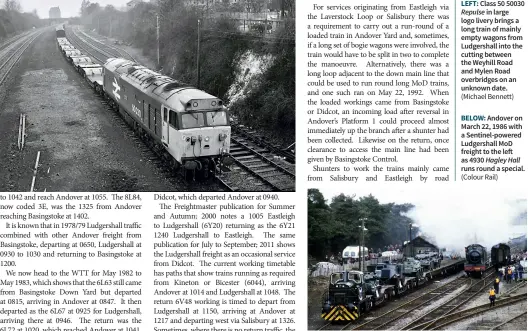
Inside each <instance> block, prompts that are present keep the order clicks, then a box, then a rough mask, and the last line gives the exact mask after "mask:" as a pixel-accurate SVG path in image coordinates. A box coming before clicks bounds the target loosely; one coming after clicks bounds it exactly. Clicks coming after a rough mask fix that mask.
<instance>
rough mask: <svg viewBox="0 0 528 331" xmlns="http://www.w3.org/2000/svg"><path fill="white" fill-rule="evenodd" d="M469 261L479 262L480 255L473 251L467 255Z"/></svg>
mask: <svg viewBox="0 0 528 331" xmlns="http://www.w3.org/2000/svg"><path fill="white" fill-rule="evenodd" d="M469 261H470V262H479V261H480V253H479V252H477V251H473V252H471V253H469Z"/></svg>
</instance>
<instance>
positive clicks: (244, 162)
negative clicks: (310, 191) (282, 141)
mask: <svg viewBox="0 0 528 331" xmlns="http://www.w3.org/2000/svg"><path fill="white" fill-rule="evenodd" d="M230 154H231V156H232V157H233V159H234V160H235V163H236V167H233V169H232V170H231V171H230V172H226V173H223V174H222V175H221V176H219V180H221V181H222V182H223V183H224V185H226V187H229V188H230V189H231V190H232V191H243V190H244V186H247V183H253V185H254V186H258V187H260V190H259V191H273V192H278V191H295V173H294V172H293V171H295V170H293V171H292V169H291V167H290V168H289V167H288V163H287V162H283V161H282V160H281V159H280V158H279V157H278V156H277V155H275V154H274V153H272V152H271V151H270V150H269V149H267V148H263V147H261V146H259V145H258V144H256V143H255V142H253V141H251V140H249V139H247V138H245V137H242V136H239V135H237V134H232V135H231V147H230ZM290 166H293V165H290Z"/></svg>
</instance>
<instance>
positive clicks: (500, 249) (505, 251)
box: [491, 243, 511, 270]
mask: <svg viewBox="0 0 528 331" xmlns="http://www.w3.org/2000/svg"><path fill="white" fill-rule="evenodd" d="M509 264H511V254H510V246H508V245H506V244H502V243H501V244H497V245H495V246H493V247H491V265H492V266H494V267H495V269H497V270H498V269H499V268H500V267H504V266H507V265H509Z"/></svg>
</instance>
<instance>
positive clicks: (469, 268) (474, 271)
mask: <svg viewBox="0 0 528 331" xmlns="http://www.w3.org/2000/svg"><path fill="white" fill-rule="evenodd" d="M487 263H488V253H487V252H486V247H484V246H482V245H479V244H473V245H469V246H467V247H466V263H464V271H465V272H466V274H467V275H468V276H477V277H482V275H483V274H484V271H486V266H487Z"/></svg>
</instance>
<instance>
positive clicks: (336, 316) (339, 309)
mask: <svg viewBox="0 0 528 331" xmlns="http://www.w3.org/2000/svg"><path fill="white" fill-rule="evenodd" d="M357 310H358V309H357V307H354V309H353V311H349V310H348V309H347V308H346V307H345V306H342V305H339V306H334V307H333V308H332V309H331V310H330V312H329V313H323V314H321V317H322V318H323V319H324V320H325V321H330V322H332V321H334V322H337V321H355V320H356V319H357V318H358V317H359V313H358V311H357Z"/></svg>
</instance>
